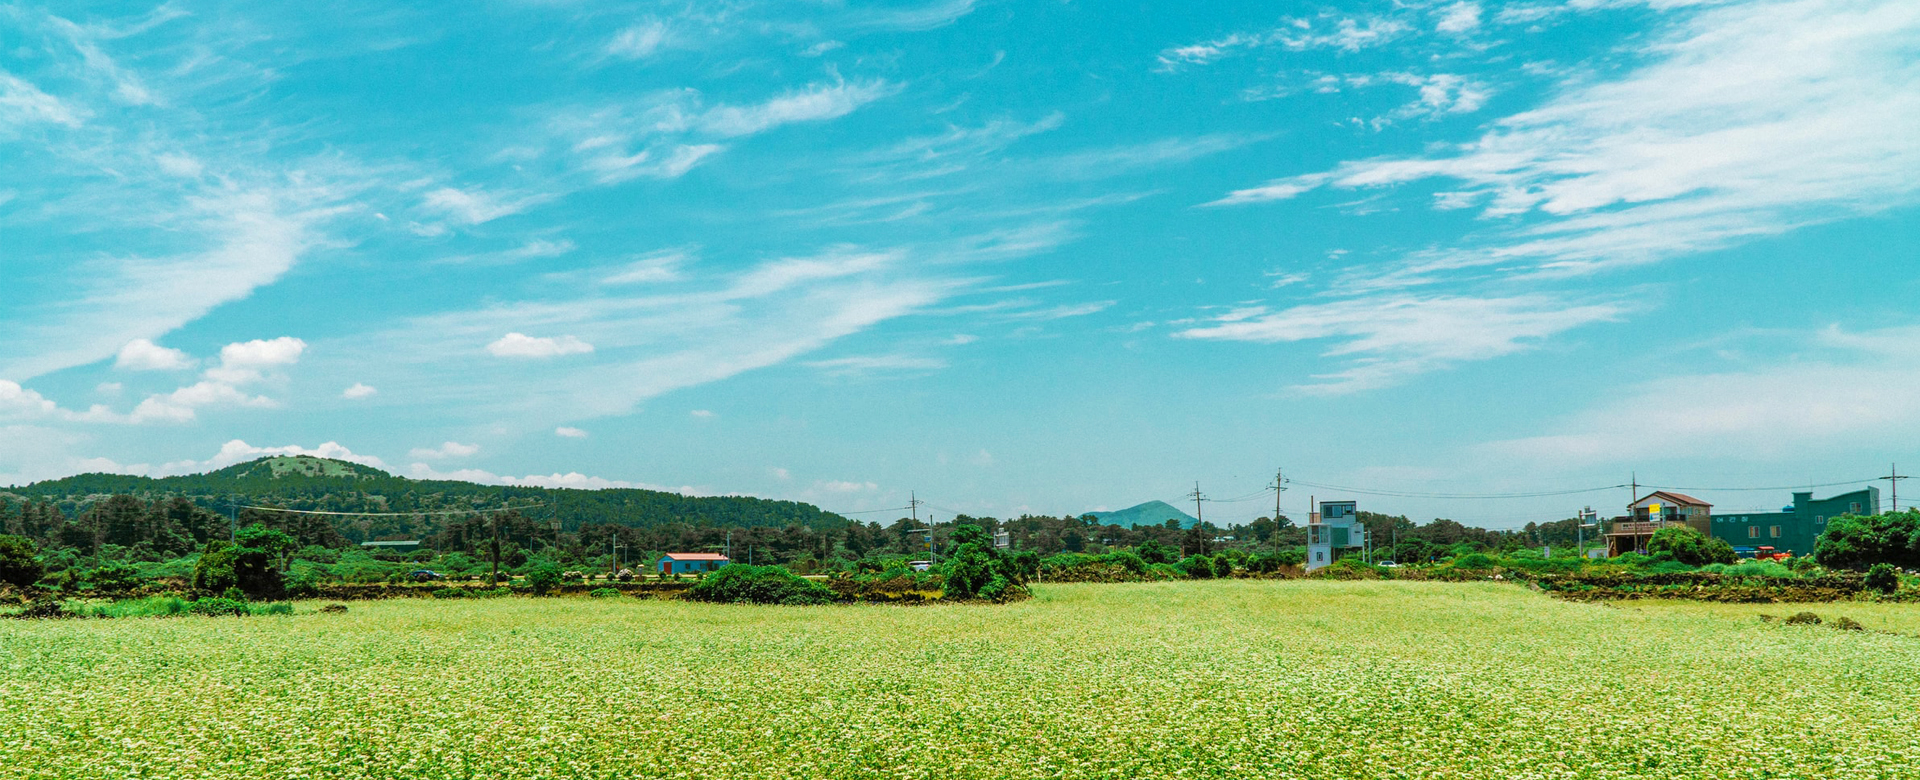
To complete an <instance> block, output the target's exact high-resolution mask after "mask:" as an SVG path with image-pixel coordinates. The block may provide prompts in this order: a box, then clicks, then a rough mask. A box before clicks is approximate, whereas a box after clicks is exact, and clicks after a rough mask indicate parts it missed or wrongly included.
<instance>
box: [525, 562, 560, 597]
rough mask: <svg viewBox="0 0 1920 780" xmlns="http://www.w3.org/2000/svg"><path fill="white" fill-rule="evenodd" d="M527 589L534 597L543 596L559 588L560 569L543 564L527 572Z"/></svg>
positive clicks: (549, 564)
mask: <svg viewBox="0 0 1920 780" xmlns="http://www.w3.org/2000/svg"><path fill="white" fill-rule="evenodd" d="M527 587H529V588H531V589H532V590H533V594H534V595H536V596H545V595H547V593H548V591H551V590H553V589H554V588H557V587H560V567H558V566H555V565H553V564H551V563H543V564H540V565H538V566H534V567H533V568H531V569H529V570H528V571H527Z"/></svg>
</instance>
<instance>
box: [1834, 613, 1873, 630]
mask: <svg viewBox="0 0 1920 780" xmlns="http://www.w3.org/2000/svg"><path fill="white" fill-rule="evenodd" d="M1828 626H1830V627H1832V628H1837V629H1839V630H1841V631H1865V630H1867V627H1866V626H1863V625H1860V622H1859V621H1857V620H1854V619H1853V618H1850V617H1846V616H1844V615H1842V616H1840V617H1837V618H1834V619H1833V622H1832V623H1829V624H1828Z"/></svg>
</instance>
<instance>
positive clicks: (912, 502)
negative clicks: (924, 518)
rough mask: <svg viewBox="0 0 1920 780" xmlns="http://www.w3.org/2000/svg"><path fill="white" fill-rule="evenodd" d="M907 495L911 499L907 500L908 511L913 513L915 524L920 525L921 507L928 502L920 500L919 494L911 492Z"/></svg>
mask: <svg viewBox="0 0 1920 780" xmlns="http://www.w3.org/2000/svg"><path fill="white" fill-rule="evenodd" d="M907 495H908V496H909V498H908V499H907V511H909V512H912V513H913V524H914V525H919V524H920V505H921V504H923V503H926V502H924V501H921V500H920V495H919V494H918V493H913V492H909V493H907Z"/></svg>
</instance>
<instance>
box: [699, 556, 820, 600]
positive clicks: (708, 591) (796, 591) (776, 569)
mask: <svg viewBox="0 0 1920 780" xmlns="http://www.w3.org/2000/svg"><path fill="white" fill-rule="evenodd" d="M687 598H690V599H694V600H697V601H712V602H719V603H723V604H787V605H794V606H799V605H809V604H826V603H830V602H832V601H833V592H832V591H830V590H827V588H826V586H824V585H821V584H820V583H818V582H814V581H813V580H809V579H806V578H805V577H801V576H799V575H797V574H794V573H793V572H790V571H787V570H786V569H785V568H784V567H780V566H747V565H742V564H738V563H734V564H728V565H726V566H722V567H720V568H719V569H718V570H716V571H715V572H713V573H712V574H711V575H709V576H707V577H705V578H703V579H701V580H700V581H699V582H698V583H696V584H694V586H693V587H692V588H689V589H688V590H687Z"/></svg>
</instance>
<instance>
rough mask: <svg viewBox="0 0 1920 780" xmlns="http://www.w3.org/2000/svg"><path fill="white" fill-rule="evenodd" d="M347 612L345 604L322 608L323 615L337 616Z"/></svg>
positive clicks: (329, 605)
mask: <svg viewBox="0 0 1920 780" xmlns="http://www.w3.org/2000/svg"><path fill="white" fill-rule="evenodd" d="M346 611H347V605H345V604H328V605H326V606H324V607H321V608H320V613H321V614H323V615H336V614H340V613H344V612H346Z"/></svg>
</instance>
